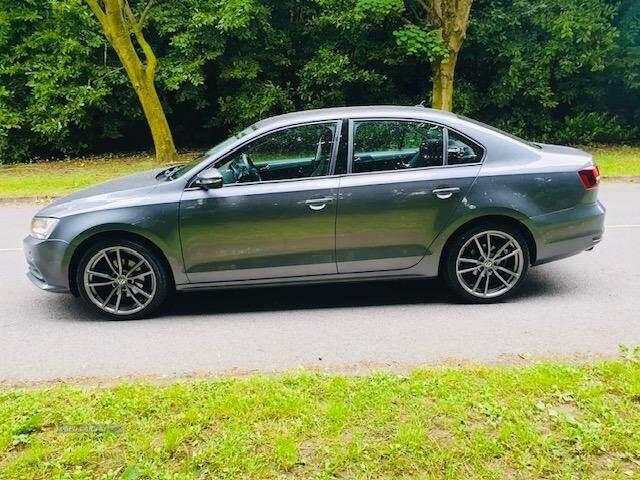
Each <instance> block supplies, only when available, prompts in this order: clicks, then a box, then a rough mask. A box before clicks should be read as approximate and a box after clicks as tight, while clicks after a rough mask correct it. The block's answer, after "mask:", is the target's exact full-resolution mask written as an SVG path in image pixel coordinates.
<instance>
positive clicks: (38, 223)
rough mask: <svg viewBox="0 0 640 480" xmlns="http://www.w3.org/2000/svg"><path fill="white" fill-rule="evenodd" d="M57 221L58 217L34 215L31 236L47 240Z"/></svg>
mask: <svg viewBox="0 0 640 480" xmlns="http://www.w3.org/2000/svg"><path fill="white" fill-rule="evenodd" d="M57 223H58V219H57V218H47V217H33V220H31V236H32V237H35V238H39V239H41V240H46V239H47V238H49V235H51V232H52V231H53V229H54V227H55V226H56V224H57Z"/></svg>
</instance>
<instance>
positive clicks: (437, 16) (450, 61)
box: [420, 0, 473, 111]
mask: <svg viewBox="0 0 640 480" xmlns="http://www.w3.org/2000/svg"><path fill="white" fill-rule="evenodd" d="M472 2H473V0H431V1H430V2H427V1H425V0H421V1H420V5H421V6H422V7H423V8H424V9H425V10H426V13H427V20H428V21H429V23H431V25H433V26H434V27H436V28H437V29H439V30H440V35H441V36H442V40H443V42H444V44H445V47H446V48H447V50H448V52H449V55H448V58H447V60H446V61H441V62H435V63H434V64H433V100H432V102H433V107H434V108H439V109H441V110H447V111H451V109H452V108H453V76H454V73H455V70H456V63H457V62H458V52H460V48H461V47H462V42H463V41H464V37H465V36H466V34H467V26H468V25H469V13H470V12H471V3H472Z"/></svg>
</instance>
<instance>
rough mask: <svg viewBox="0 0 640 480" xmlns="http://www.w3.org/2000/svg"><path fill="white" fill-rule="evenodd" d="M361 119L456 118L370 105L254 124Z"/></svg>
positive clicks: (429, 110)
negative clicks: (347, 118)
mask: <svg viewBox="0 0 640 480" xmlns="http://www.w3.org/2000/svg"><path fill="white" fill-rule="evenodd" d="M344 117H349V118H362V117H391V118H395V117H397V118H411V117H417V118H425V119H430V120H436V121H437V120H438V119H451V118H452V117H453V118H455V117H456V116H455V115H454V114H453V113H450V112H445V111H443V110H435V109H433V108H425V107H421V106H416V107H406V106H401V105H370V106H361V107H335V108H321V109H317V110H304V111H301V112H292V113H285V114H284V115H277V116H275V117H270V118H266V119H264V120H260V121H259V122H257V123H256V124H255V127H256V128H257V129H262V128H267V127H268V128H271V127H274V126H279V125H288V124H292V123H298V122H314V121H322V120H335V119H338V118H344Z"/></svg>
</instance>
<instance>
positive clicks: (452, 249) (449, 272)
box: [442, 222, 530, 303]
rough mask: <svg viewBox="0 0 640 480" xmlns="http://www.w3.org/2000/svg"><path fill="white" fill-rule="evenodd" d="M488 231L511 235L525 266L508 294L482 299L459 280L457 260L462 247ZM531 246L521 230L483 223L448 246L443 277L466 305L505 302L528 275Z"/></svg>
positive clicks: (461, 234)
mask: <svg viewBox="0 0 640 480" xmlns="http://www.w3.org/2000/svg"><path fill="white" fill-rule="evenodd" d="M487 230H496V231H500V232H504V233H507V234H509V235H511V236H512V237H513V238H515V240H516V241H517V242H518V243H519V244H520V248H521V249H522V255H523V257H524V266H523V268H522V273H521V274H520V278H518V281H517V282H516V284H515V285H514V286H513V287H512V288H511V290H509V291H508V292H506V293H504V294H503V295H500V296H498V297H492V298H480V297H476V296H474V295H471V294H470V293H469V292H467V291H466V290H465V289H464V288H463V287H462V285H460V282H459V280H458V276H457V275H456V259H457V257H458V252H459V251H460V249H461V248H462V246H463V245H464V244H465V243H466V242H467V240H469V239H470V238H471V237H473V236H474V235H477V234H478V233H480V232H484V231H487ZM529 262H530V256H529V245H528V244H527V240H526V238H525V237H524V235H523V234H522V233H521V232H520V230H519V229H517V228H515V227H513V226H511V225H506V224H501V223H497V222H483V223H478V224H476V225H474V226H473V227H471V228H469V229H467V230H465V231H463V232H461V233H459V234H457V236H456V237H455V238H454V239H453V241H452V242H451V243H450V244H449V245H448V247H447V250H446V251H445V253H444V262H443V264H442V277H443V279H444V281H445V283H446V284H447V286H448V287H449V289H450V290H451V291H452V292H453V293H455V294H456V296H458V298H459V299H461V300H462V301H464V302H466V303H499V302H502V301H503V300H505V299H507V298H509V297H510V296H512V295H513V294H514V293H516V292H517V291H518V290H519V289H520V287H521V286H522V283H523V281H524V279H525V277H526V275H527V272H528V270H529Z"/></svg>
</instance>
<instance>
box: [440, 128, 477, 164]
mask: <svg viewBox="0 0 640 480" xmlns="http://www.w3.org/2000/svg"><path fill="white" fill-rule="evenodd" d="M448 136H449V142H448V145H447V163H448V164H449V165H462V164H465V163H478V162H480V161H481V160H482V153H483V152H482V147H481V146H480V145H478V144H477V143H475V142H472V141H471V140H469V139H468V138H465V137H463V136H462V135H460V134H459V133H456V132H454V131H452V130H449V135H448Z"/></svg>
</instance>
